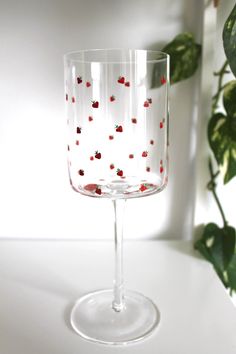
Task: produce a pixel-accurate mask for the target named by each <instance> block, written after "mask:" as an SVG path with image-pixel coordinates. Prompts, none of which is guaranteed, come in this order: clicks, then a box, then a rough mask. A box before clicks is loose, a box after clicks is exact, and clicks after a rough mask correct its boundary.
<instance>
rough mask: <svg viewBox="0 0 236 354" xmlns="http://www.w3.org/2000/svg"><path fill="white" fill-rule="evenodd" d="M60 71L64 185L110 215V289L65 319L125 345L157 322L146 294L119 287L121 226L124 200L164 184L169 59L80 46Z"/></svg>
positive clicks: (83, 331)
mask: <svg viewBox="0 0 236 354" xmlns="http://www.w3.org/2000/svg"><path fill="white" fill-rule="evenodd" d="M64 69H65V101H66V114H67V125H68V146H67V150H68V170H69V177H70V183H71V186H72V188H73V189H74V190H75V191H76V192H79V193H81V194H83V195H87V196H90V197H96V198H109V199H111V201H112V203H113V206H114V220H115V222H114V238H115V280H114V287H113V290H111V289H109V290H103V291H96V292H94V293H91V294H88V295H86V296H84V297H82V298H80V299H79V300H78V302H77V303H76V304H75V306H74V308H73V310H72V314H71V324H72V326H73V328H74V329H75V331H76V332H77V333H79V334H80V335H81V336H82V337H84V338H86V339H89V340H92V341H96V342H100V343H106V344H127V343H130V342H133V341H137V340H140V339H142V338H144V337H145V336H147V335H148V334H150V333H151V332H152V331H153V329H154V328H155V327H157V325H158V323H159V321H160V312H159V310H158V309H157V307H156V305H155V304H154V303H153V302H152V301H151V300H150V299H148V298H147V297H145V296H143V295H141V294H139V293H135V292H132V291H125V290H124V281H123V261H122V247H123V240H122V237H123V236H122V235H123V231H122V229H123V215H124V206H125V201H126V199H129V198H138V197H144V196H148V195H152V194H154V193H158V192H160V191H162V190H163V188H164V187H165V186H166V185H167V181H168V124H169V106H168V104H169V102H168V90H169V57H168V55H167V54H165V53H163V52H157V51H146V50H133V49H132V50H124V49H106V50H103V49H101V50H83V51H78V52H72V53H68V54H66V55H65V57H64ZM154 81H155V85H153V82H154Z"/></svg>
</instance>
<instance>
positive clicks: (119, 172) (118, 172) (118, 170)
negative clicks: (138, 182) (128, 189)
mask: <svg viewBox="0 0 236 354" xmlns="http://www.w3.org/2000/svg"><path fill="white" fill-rule="evenodd" d="M116 174H117V176H120V177H123V171H122V170H120V169H119V168H118V169H117V170H116Z"/></svg>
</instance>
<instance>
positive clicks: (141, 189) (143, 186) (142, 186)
mask: <svg viewBox="0 0 236 354" xmlns="http://www.w3.org/2000/svg"><path fill="white" fill-rule="evenodd" d="M139 190H140V192H144V191H146V190H147V187H146V185H145V184H141V186H140V188H139Z"/></svg>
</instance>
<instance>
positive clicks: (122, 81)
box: [117, 76, 125, 84]
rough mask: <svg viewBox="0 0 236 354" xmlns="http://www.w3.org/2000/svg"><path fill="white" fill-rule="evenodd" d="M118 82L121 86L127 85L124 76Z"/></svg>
mask: <svg viewBox="0 0 236 354" xmlns="http://www.w3.org/2000/svg"><path fill="white" fill-rule="evenodd" d="M117 82H118V83H119V84H124V83H125V78H124V76H119V78H118V80H117Z"/></svg>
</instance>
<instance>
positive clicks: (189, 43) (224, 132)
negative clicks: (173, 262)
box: [152, 5, 236, 293]
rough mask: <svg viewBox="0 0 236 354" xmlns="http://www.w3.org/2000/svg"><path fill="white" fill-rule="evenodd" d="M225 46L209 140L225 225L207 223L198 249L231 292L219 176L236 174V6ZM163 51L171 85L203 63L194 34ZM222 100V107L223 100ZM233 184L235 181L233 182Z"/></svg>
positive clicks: (231, 250) (231, 245) (235, 268)
mask: <svg viewBox="0 0 236 354" xmlns="http://www.w3.org/2000/svg"><path fill="white" fill-rule="evenodd" d="M223 45H224V50H225V55H226V58H227V60H226V61H225V63H224V64H223V65H222V68H221V69H220V70H219V71H218V72H215V73H214V75H215V76H216V77H217V78H218V83H217V92H216V94H215V95H214V96H213V97H212V111H211V117H210V119H209V124H208V132H207V133H208V134H207V135H208V141H209V145H210V148H211V150H212V153H213V155H214V158H215V162H216V165H217V166H218V170H217V171H214V170H213V164H212V161H211V159H210V160H209V173H210V181H209V182H208V184H207V188H208V190H209V191H211V192H212V195H213V197H214V200H215V202H216V204H217V206H218V209H219V212H220V214H221V217H222V221H223V227H219V226H218V225H216V224H215V223H213V222H211V223H208V224H207V225H205V227H204V230H203V234H202V236H201V238H200V239H199V240H198V241H197V242H196V243H195V248H196V249H197V250H198V251H199V252H200V253H201V254H202V255H203V257H204V258H205V259H207V260H208V261H209V262H211V263H212V265H213V266H214V268H215V270H216V272H217V274H218V275H219V277H220V279H221V280H222V282H223V283H224V285H225V287H226V288H229V290H230V293H232V292H233V291H236V241H235V240H236V232H235V228H234V227H233V226H230V225H229V224H228V221H227V219H226V216H225V213H224V211H223V208H222V205H221V203H220V200H219V197H218V195H217V191H216V187H217V184H216V179H217V178H218V176H219V175H221V176H222V177H223V182H224V184H227V183H229V182H230V181H232V179H233V178H234V177H235V176H236V80H231V81H229V82H227V83H226V84H223V81H224V80H223V79H224V76H225V75H227V74H228V73H229V72H230V71H229V70H228V67H229V68H230V69H231V71H232V73H233V74H234V76H236V5H235V6H234V8H233V10H232V12H231V13H230V15H229V17H228V19H227V20H226V22H225V25H224V29H223ZM163 51H164V52H166V53H168V54H169V55H170V76H171V84H175V83H177V82H180V81H182V80H185V79H187V78H189V77H191V76H192V75H193V74H194V73H195V71H196V69H197V67H198V64H199V58H200V55H201V46H200V45H199V44H197V43H195V40H194V37H193V35H192V34H191V33H187V32H186V33H182V34H179V35H178V36H176V37H175V38H174V39H173V41H171V42H170V43H169V44H167V45H166V46H165V47H164V48H163ZM159 82H160V78H159V77H158V72H157V70H155V68H154V71H153V77H152V87H158V86H159ZM221 99H222V103H223V105H222V108H220V107H219V101H220V100H221ZM231 183H232V182H231Z"/></svg>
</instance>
